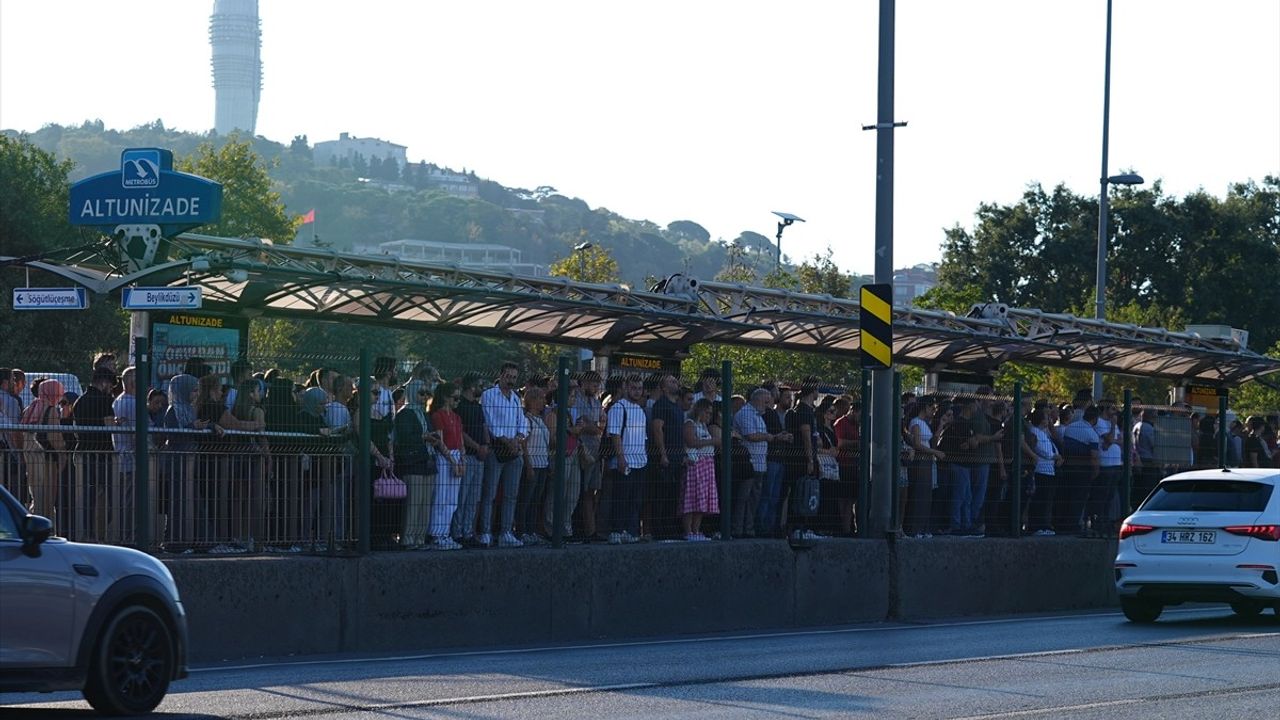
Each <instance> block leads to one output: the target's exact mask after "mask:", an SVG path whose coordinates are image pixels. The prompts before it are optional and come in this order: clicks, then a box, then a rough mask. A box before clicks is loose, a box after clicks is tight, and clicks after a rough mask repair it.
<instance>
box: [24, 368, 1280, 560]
mask: <svg viewBox="0 0 1280 720" xmlns="http://www.w3.org/2000/svg"><path fill="white" fill-rule="evenodd" d="M406 368H407V365H406V364H401V363H399V362H397V361H396V360H395V359H394V358H390V357H380V358H378V359H377V360H376V361H375V363H374V366H373V375H372V377H370V378H367V379H366V380H365V382H366V383H367V386H368V388H369V393H368V398H369V402H368V404H367V405H366V406H363V407H362V406H361V404H360V402H359V398H360V393H359V392H358V389H359V387H360V379H359V378H358V377H353V376H350V375H346V374H344V373H342V372H340V371H338V370H335V369H332V368H324V367H321V368H316V369H315V370H313V371H312V372H310V373H309V374H308V375H307V376H306V377H305V378H304V377H298V378H293V377H289V376H288V375H287V374H286V373H284V372H282V371H280V370H277V369H267V370H263V369H259V370H257V371H255V368H254V367H253V366H252V365H251V364H250V363H249V362H248V361H247V360H244V359H241V360H238V361H236V362H234V363H232V364H231V365H230V368H229V372H226V373H218V372H214V370H213V367H212V366H211V365H210V364H209V363H208V362H205V361H204V360H202V359H200V358H192V359H190V360H189V361H188V362H187V363H186V366H185V367H184V372H182V373H180V374H178V375H175V376H173V377H172V378H169V379H168V381H167V382H166V383H165V386H164V389H163V390H161V389H159V388H155V389H148V390H146V392H145V406H143V407H138V405H137V401H136V399H135V398H136V397H137V396H138V395H139V394H140V392H141V391H140V390H139V387H138V386H139V379H138V378H137V373H136V370H135V368H133V367H128V368H124V369H123V370H122V371H121V372H119V373H117V371H116V367H115V363H114V357H112V356H110V355H103V356H100V357H99V358H97V359H96V360H95V363H94V368H93V370H92V374H91V381H90V383H89V386H88V388H87V389H86V390H85V392H84V393H83V394H82V395H79V396H72V394H71V393H68V392H67V391H66V389H65V388H64V387H63V386H62V383H61V382H60V381H59V380H58V379H56V378H54V377H36V378H31V383H30V385H31V387H30V395H31V397H32V400H31V401H30V402H29V403H28V404H26V406H25V407H24V406H23V404H22V402H21V401H20V399H19V398H20V397H21V396H22V394H23V391H24V389H25V388H26V385H27V381H28V378H27V377H26V374H25V373H23V371H21V370H16V369H0V424H2V425H3V426H4V429H3V430H0V452H2V453H3V463H2V464H0V482H3V484H4V485H5V486H6V487H7V488H9V490H10V491H11V492H13V493H14V494H15V496H17V497H18V498H19V499H20V500H21V501H22V502H23V503H24V504H25V505H27V506H28V507H30V508H31V509H32V511H33V512H36V513H38V514H41V515H45V516H47V517H50V518H51V519H54V520H55V522H59V523H60V525H61V526H62V528H63V530H64V532H65V529H66V528H67V527H69V525H75V526H76V527H78V528H80V529H81V535H82V537H80V538H78V539H89V540H98V541H104V542H126V541H128V540H129V539H130V537H131V535H130V533H131V530H132V524H133V516H132V511H133V508H134V505H133V501H132V498H133V493H134V492H135V488H134V487H133V472H134V467H135V462H134V453H135V451H136V442H135V437H134V435H133V434H132V433H131V432H130V430H131V428H133V427H134V424H135V422H136V417H137V413H139V412H145V413H146V420H147V425H148V426H149V427H150V429H151V431H150V448H149V452H150V453H152V456H153V457H154V458H155V462H154V464H153V466H152V467H153V471H152V473H151V483H152V487H153V488H154V490H153V492H152V493H151V495H152V504H153V509H152V510H151V512H153V513H155V520H156V524H155V528H156V533H157V535H156V538H157V541H158V543H160V544H161V545H162V546H163V547H164V549H166V550H169V551H173V552H191V551H213V552H242V551H248V550H261V549H267V548H287V549H302V548H305V547H308V546H309V547H311V548H317V547H321V548H337V547H339V546H342V545H344V544H351V543H353V542H354V540H355V536H356V530H355V520H354V518H355V516H356V513H355V512H354V508H355V507H356V503H358V502H360V498H361V497H362V496H363V495H364V493H363V492H362V491H363V488H362V487H361V485H362V484H366V485H367V486H368V489H369V494H370V495H371V496H372V498H373V500H372V503H373V508H372V512H373V520H374V522H373V527H372V540H373V543H374V547H375V548H378V549H392V548H400V549H436V550H458V549H461V548H465V547H491V546H497V547H508V548H515V547H522V546H526V545H537V544H541V543H543V542H545V541H546V540H547V539H548V538H549V537H551V536H552V535H553V531H554V529H555V528H554V527H553V523H554V522H555V518H556V504H557V500H559V501H560V503H561V504H562V507H563V525H562V527H561V528H560V531H561V533H562V535H563V536H564V537H565V538H567V539H569V540H570V541H579V542H604V543H609V544H626V543H633V542H639V541H641V540H654V541H677V540H679V541H688V542H701V541H705V540H707V539H709V538H712V537H716V536H718V535H720V534H723V533H729V534H731V535H732V536H734V537H778V538H781V537H789V538H791V539H792V540H795V541H816V540H821V539H823V538H825V537H828V536H852V535H853V534H854V533H855V532H856V531H857V526H856V520H855V517H856V513H855V508H856V505H857V503H859V502H860V501H862V498H861V497H860V495H861V493H860V488H862V487H863V486H864V485H865V483H861V482H859V477H860V469H859V467H860V464H861V463H860V462H859V459H860V445H861V436H862V428H861V416H862V405H861V402H860V401H859V400H858V399H857V398H855V397H853V396H851V395H849V394H846V393H844V392H843V391H842V390H841V389H840V388H832V387H828V386H824V385H823V384H822V383H820V382H818V381H817V380H816V379H813V378H809V379H806V380H804V381H802V382H799V383H794V384H787V383H782V382H778V381H774V380H765V381H762V382H760V383H759V384H758V385H755V386H752V387H750V388H749V389H747V390H746V391H745V392H743V393H741V394H737V395H734V396H732V397H728V398H725V397H722V395H721V391H720V390H721V389H720V375H719V373H718V372H717V371H715V370H707V371H704V372H703V373H701V375H700V376H699V377H698V378H697V379H696V381H695V382H694V383H692V384H691V385H685V384H684V383H682V382H681V379H680V378H679V377H677V376H675V375H673V374H656V375H652V376H647V377H641V376H636V375H624V374H621V375H612V376H610V377H609V378H607V379H606V378H604V377H602V376H601V375H600V374H599V373H596V372H594V371H585V372H580V373H577V374H575V375H573V376H572V378H571V379H570V383H569V387H568V388H567V393H566V394H567V397H568V403H567V405H566V407H565V408H564V411H563V413H561V411H560V409H559V408H557V407H556V406H555V402H556V399H557V397H558V391H559V388H558V386H557V379H556V378H555V377H554V376H535V377H523V378H522V376H521V371H520V368H519V366H518V365H517V364H515V363H510V362H508V363H504V364H503V365H502V366H501V367H500V368H499V370H498V372H497V373H496V376H494V375H489V374H484V373H480V372H468V373H466V374H463V375H462V376H461V377H459V378H456V379H452V380H445V379H444V378H442V377H441V376H440V374H439V373H438V372H437V371H436V370H435V368H434V367H432V366H431V365H430V364H428V363H425V362H423V363H418V364H417V365H414V366H413V367H412V368H409V369H407V372H405V373H404V377H401V372H402V371H403V370H405V369H406ZM901 401H902V408H901V409H902V416H901V417H902V426H901V431H902V437H901V449H902V456H901V473H900V475H899V477H898V479H897V482H898V490H899V491H898V492H897V496H898V498H899V504H898V506H897V507H896V508H895V509H894V517H895V518H896V520H897V527H896V528H895V530H896V531H897V532H900V533H903V534H906V535H909V536H913V537H918V538H928V537H932V536H934V535H940V534H949V535H963V536H981V535H986V534H1003V533H1008V532H1009V531H1010V526H1011V513H1013V512H1014V508H1015V507H1017V508H1018V509H1019V511H1020V516H1021V517H1022V518H1024V526H1023V528H1022V530H1023V531H1025V532H1027V533H1032V534H1035V535H1054V534H1063V533H1067V534H1083V535H1087V536H1096V535H1109V534H1111V533H1112V532H1114V529H1115V524H1116V521H1117V520H1118V519H1120V518H1121V517H1122V515H1123V513H1122V510H1121V505H1122V502H1121V500H1120V488H1121V477H1122V467H1123V465H1124V457H1123V454H1122V453H1123V447H1124V435H1125V434H1126V433H1129V434H1130V438H1131V439H1132V443H1131V448H1132V454H1131V457H1130V458H1129V461H1130V465H1131V467H1132V468H1133V478H1134V482H1133V487H1134V490H1133V492H1134V495H1135V496H1136V497H1137V498H1138V499H1140V498H1141V497H1142V496H1143V494H1144V493H1145V492H1146V491H1147V490H1149V489H1150V488H1151V487H1153V486H1154V484H1155V483H1156V482H1157V481H1158V480H1159V479H1160V478H1161V477H1164V476H1165V475H1166V474H1168V473H1170V472H1175V471H1178V470H1181V469H1187V468H1191V467H1197V466H1205V465H1217V464H1218V463H1219V462H1220V461H1221V460H1224V459H1225V461H1226V463H1227V464H1229V465H1237V466H1249V467H1265V466H1270V465H1271V464H1273V462H1275V464H1280V453H1278V452H1277V449H1276V433H1275V428H1276V425H1277V423H1276V419H1275V418H1274V417H1262V416H1259V417H1251V418H1248V419H1247V420H1245V421H1243V422H1241V421H1238V420H1236V421H1233V422H1232V423H1231V425H1230V428H1229V430H1228V442H1227V448H1228V456H1227V457H1226V458H1219V457H1218V447H1219V442H1220V438H1219V437H1218V436H1217V433H1216V427H1217V425H1216V419H1215V418H1214V417H1205V418H1198V417H1196V416H1194V414H1193V413H1191V412H1190V409H1189V407H1188V408H1183V407H1178V406H1175V407H1172V408H1166V409H1156V408H1147V409H1145V410H1140V411H1139V412H1138V413H1136V414H1135V417H1134V422H1133V425H1132V426H1131V427H1129V428H1125V427H1122V424H1121V420H1120V415H1119V410H1120V408H1119V407H1118V406H1117V404H1116V403H1115V402H1114V401H1113V400H1112V399H1110V398H1103V399H1102V400H1101V401H1099V402H1096V403H1095V402H1094V401H1093V399H1092V398H1091V397H1090V394H1089V392H1088V391H1087V390H1082V391H1080V393H1078V394H1077V395H1076V397H1075V399H1074V401H1073V402H1071V403H1069V404H1063V405H1054V404H1052V403H1050V402H1049V401H1047V400H1034V401H1029V402H1027V403H1026V405H1025V406H1024V407H1022V408H1018V409H1017V411H1018V412H1019V413H1021V414H1022V418H1023V423H1022V433H1021V435H1020V436H1016V433H1015V430H1014V423H1013V422H1012V418H1013V412H1014V408H1012V407H1011V406H1010V403H1008V402H1007V401H1006V400H1005V399H1002V398H997V397H996V396H994V394H993V393H992V391H991V389H990V388H982V389H979V390H978V392H977V393H975V394H973V395H962V396H956V397H947V398H943V397H940V396H924V397H916V396H915V395H914V394H910V393H908V394H906V395H904V396H903V397H902V398H901ZM725 403H728V405H729V406H728V408H727V410H728V413H727V415H726V413H725V410H726V408H725ZM562 414H563V416H564V417H565V418H567V421H566V427H565V428H564V435H565V441H564V442H563V443H559V442H558V440H557V438H558V432H557V429H558V428H557V425H558V422H559V418H560V417H561V415H562ZM726 417H728V418H730V424H731V427H730V428H729V433H728V436H729V444H728V446H725V444H724V438H725V435H726V433H724V432H723V430H722V425H723V423H724V422H725V418H726ZM365 422H367V423H368V427H369V429H370V430H369V447H368V452H369V456H370V458H371V460H372V467H371V468H370V469H369V472H368V475H367V477H366V476H363V475H361V476H357V475H358V472H357V463H356V458H357V457H358V456H359V454H360V453H359V450H360V449H359V448H357V439H358V438H359V437H361V435H360V428H361V425H362V423H365ZM23 426H34V427H32V428H31V429H30V430H26V429H22V428H23ZM1015 453H1021V454H1022V469H1023V476H1022V477H1021V478H1014V477H1013V473H1014V463H1013V459H1014V457H1015ZM558 454H559V455H563V457H564V462H563V467H564V475H563V477H562V478H561V479H560V480H561V482H559V483H557V482H554V478H553V477H552V473H553V472H554V471H555V469H556V467H557V462H556V460H557V455H558ZM1273 458H1275V461H1273ZM726 466H727V467H729V468H730V469H731V470H730V477H729V478H727V479H726V478H722V477H721V473H722V468H724V467H726ZM1015 480H1020V482H1015ZM556 487H561V488H562V489H563V494H562V496H561V497H560V498H557V497H555V493H554V489H555V488H556ZM724 488H731V504H732V507H726V506H724V505H722V503H721V501H720V500H721V491H722V489H724ZM1019 488H1020V489H1021V492H1019V491H1018V489H1019ZM72 498H83V500H81V501H73V500H72ZM63 516H66V517H67V518H72V517H74V518H76V522H77V523H78V525H77V524H75V523H66V522H61V520H60V518H62V517H63ZM726 519H727V520H726Z"/></svg>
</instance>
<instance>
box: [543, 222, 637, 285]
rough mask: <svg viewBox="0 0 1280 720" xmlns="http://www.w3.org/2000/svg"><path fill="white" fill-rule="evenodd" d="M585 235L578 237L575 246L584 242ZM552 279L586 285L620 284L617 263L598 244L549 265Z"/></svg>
mask: <svg viewBox="0 0 1280 720" xmlns="http://www.w3.org/2000/svg"><path fill="white" fill-rule="evenodd" d="M586 237H587V235H586V233H585V232H583V233H580V234H579V235H578V238H579V241H578V243H576V244H581V243H582V242H586ZM551 275H552V277H567V278H569V279H570V280H576V281H578V282H588V283H616V282H620V276H619V274H618V261H617V260H614V259H613V254H612V253H611V252H609V250H608V248H605V247H602V246H601V245H600V243H591V246H590V247H587V248H585V249H583V250H573V251H572V252H570V253H569V254H568V255H566V256H564V257H562V258H560V259H559V260H557V261H555V262H553V263H551Z"/></svg>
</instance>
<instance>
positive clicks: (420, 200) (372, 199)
mask: <svg viewBox="0 0 1280 720" xmlns="http://www.w3.org/2000/svg"><path fill="white" fill-rule="evenodd" d="M4 132H5V134H8V135H11V136H18V135H19V133H15V132H13V131H8V130H6V131H4ZM26 138H27V140H28V141H29V142H31V143H32V144H34V145H36V146H37V147H40V148H42V149H44V150H47V151H49V152H51V153H54V154H55V155H57V156H58V157H59V158H60V159H68V160H71V161H72V162H73V163H75V169H74V170H73V172H72V174H71V179H72V180H73V181H74V180H79V179H81V178H83V177H87V176H89V175H92V174H95V173H99V172H105V171H108V170H111V169H114V168H117V167H119V162H120V151H121V150H123V149H124V148H127V147H163V148H168V149H170V150H172V151H173V152H174V154H175V155H177V156H182V155H187V154H189V153H191V152H193V151H194V150H195V149H196V148H197V147H198V146H199V145H200V144H201V143H202V142H206V141H213V142H215V143H216V142H217V140H218V139H217V138H216V137H215V136H213V135H212V134H203V135H202V134H196V133H187V132H178V131H175V130H170V129H168V128H165V127H164V125H163V123H162V122H160V121H159V120H157V121H155V122H153V123H150V124H148V125H143V126H139V127H137V128H133V129H131V130H126V131H120V130H112V129H108V128H106V127H104V126H103V124H102V122H101V121H92V122H85V123H84V124H82V125H80V126H78V127H64V126H60V125H48V126H45V127H44V128H41V129H40V130H39V131H37V132H34V133H29V134H27V135H26ZM252 144H253V146H254V149H255V150H256V151H257V152H258V154H259V155H261V156H262V158H263V159H264V160H265V161H266V163H267V165H268V168H269V173H270V175H271V178H272V180H273V182H274V183H275V184H276V186H277V190H278V191H279V192H280V195H281V198H282V199H283V200H284V202H285V204H286V206H287V208H288V210H289V212H290V213H292V214H295V215H301V214H304V213H306V212H307V211H309V210H311V209H315V211H316V220H317V223H316V225H315V226H314V230H315V234H316V237H317V239H318V243H319V244H321V245H324V246H328V247H333V248H335V249H339V250H350V249H353V248H355V247H357V246H371V245H376V244H378V243H381V242H386V241H389V240H400V239H406V238H412V239H419V240H432V241H439V242H450V243H474V244H498V245H507V246H510V247H513V248H516V249H518V250H520V251H521V252H522V253H523V260H524V262H526V263H535V264H540V265H544V266H549V265H550V264H551V263H552V262H554V261H555V260H557V259H560V258H563V257H565V256H567V255H568V254H569V253H570V252H571V249H572V247H573V246H574V245H576V244H578V243H581V242H584V241H589V242H591V243H593V244H595V245H597V246H599V247H602V248H606V249H608V250H609V251H610V252H611V253H612V254H613V256H614V258H615V259H616V260H617V261H618V265H619V267H620V268H621V273H622V278H621V279H622V280H623V281H625V282H629V283H632V284H636V285H639V284H643V283H645V281H646V279H647V278H653V277H664V276H666V275H669V274H671V273H674V272H687V273H690V274H692V275H693V276H695V277H699V278H712V277H714V276H715V275H716V274H717V273H719V272H720V271H721V270H722V269H723V268H724V267H725V266H726V265H727V264H729V254H730V253H729V248H728V244H727V243H726V242H725V240H730V241H731V242H736V243H737V244H738V246H739V247H740V248H741V249H742V252H741V253H740V254H739V257H737V258H735V262H736V263H738V264H746V265H748V266H755V267H756V268H758V269H759V270H761V271H762V272H761V273H760V274H763V272H767V271H768V270H770V269H772V264H773V263H772V251H771V249H770V242H769V239H768V238H766V237H764V236H762V235H759V234H757V233H753V232H744V233H743V234H742V235H740V236H739V237H738V238H733V239H719V238H714V239H713V238H711V237H710V234H709V233H708V232H707V231H706V229H704V228H703V227H702V226H701V225H699V224H698V223H697V222H695V221H692V220H680V221H676V222H672V223H670V224H668V225H667V226H666V227H661V226H659V225H657V224H655V223H653V222H650V221H647V220H634V219H630V218H625V217H622V216H621V215H618V214H617V213H614V212H611V211H610V210H608V209H607V208H603V207H595V208H592V207H591V206H590V205H589V204H588V203H587V202H586V201H585V200H583V199H581V198H569V197H565V196H563V195H560V194H559V193H557V192H556V191H555V189H554V188H550V187H539V188H536V189H534V190H527V189H523V188H510V187H506V186H504V185H502V184H501V182H499V181H498V180H496V179H487V178H482V177H479V176H477V175H476V173H475V172H474V171H471V172H468V171H466V170H463V171H453V170H450V169H448V168H439V167H437V166H435V165H433V164H431V163H430V162H429V161H428V160H426V159H422V160H416V161H411V162H410V163H409V164H408V165H406V166H405V167H404V168H403V169H401V168H398V167H397V166H396V164H395V163H393V162H388V163H386V164H385V165H384V164H382V163H380V162H377V161H376V160H375V161H374V162H372V163H369V162H366V161H364V159H363V158H359V159H357V160H356V162H355V163H354V165H353V164H352V163H350V162H346V161H344V162H342V163H335V162H329V163H316V162H315V161H314V160H313V153H312V149H313V148H312V146H311V144H310V143H309V142H308V141H307V138H306V137H305V136H299V137H296V138H294V139H293V141H292V142H290V143H288V144H284V143H279V142H274V141H271V140H268V139H266V138H262V137H257V138H254V139H252ZM441 176H453V177H458V176H461V177H464V178H466V179H467V181H468V183H469V184H470V185H471V189H472V191H473V193H474V194H473V195H471V196H459V195H458V194H456V192H455V194H450V192H449V190H448V188H446V187H442V184H441V183H440V182H438V179H439V178H440V177H441ZM312 229H313V228H312V226H305V227H304V230H303V233H302V235H301V236H300V241H302V242H310V241H311V236H312ZM273 239H274V240H279V239H278V238H273Z"/></svg>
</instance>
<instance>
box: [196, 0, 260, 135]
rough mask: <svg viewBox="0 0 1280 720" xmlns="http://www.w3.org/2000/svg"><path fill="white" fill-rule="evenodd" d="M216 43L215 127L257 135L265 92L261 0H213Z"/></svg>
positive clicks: (213, 38) (211, 39)
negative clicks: (260, 103)
mask: <svg viewBox="0 0 1280 720" xmlns="http://www.w3.org/2000/svg"><path fill="white" fill-rule="evenodd" d="M209 44H211V45H212V46H213V89H214V92H215V93H216V95H217V100H216V110H215V113H214V122H213V127H214V130H215V131H217V133H218V134H219V135H227V134H229V133H230V132H231V131H233V130H240V131H242V132H245V133H248V134H249V135H253V133H254V127H255V126H256V125H257V124H258V97H259V95H260V94H261V93H262V29H261V27H260V25H259V23H258V0H213V16H212V17H211V18H210V19H209Z"/></svg>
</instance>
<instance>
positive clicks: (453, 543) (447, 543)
mask: <svg viewBox="0 0 1280 720" xmlns="http://www.w3.org/2000/svg"><path fill="white" fill-rule="evenodd" d="M435 549H437V550H461V549H462V546H461V545H459V544H458V541H457V540H454V539H453V538H451V537H443V538H440V539H438V540H436V544H435Z"/></svg>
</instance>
